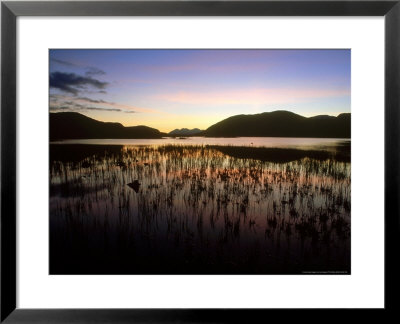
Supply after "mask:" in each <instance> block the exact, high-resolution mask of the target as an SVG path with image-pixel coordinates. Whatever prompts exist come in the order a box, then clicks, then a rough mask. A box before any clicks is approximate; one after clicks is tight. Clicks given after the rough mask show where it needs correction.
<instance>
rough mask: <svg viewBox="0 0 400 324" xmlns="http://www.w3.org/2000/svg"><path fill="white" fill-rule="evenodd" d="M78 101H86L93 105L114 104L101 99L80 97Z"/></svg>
mask: <svg viewBox="0 0 400 324" xmlns="http://www.w3.org/2000/svg"><path fill="white" fill-rule="evenodd" d="M77 99H79V100H84V101H87V102H91V103H105V104H112V102H108V101H104V100H101V99H99V100H97V99H91V98H88V97H79V98H77Z"/></svg>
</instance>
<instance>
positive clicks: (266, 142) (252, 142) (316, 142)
mask: <svg viewBox="0 0 400 324" xmlns="http://www.w3.org/2000/svg"><path fill="white" fill-rule="evenodd" d="M53 143H54V144H96V145H167V144H171V145H172V144H176V145H232V146H254V147H279V148H296V149H302V150H307V149H313V150H331V149H334V148H336V147H337V146H339V145H346V144H349V143H350V139H342V138H291V137H227V138H226V137H176V138H174V137H164V138H161V139H79V140H64V141H57V142H53Z"/></svg>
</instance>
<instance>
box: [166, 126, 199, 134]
mask: <svg viewBox="0 0 400 324" xmlns="http://www.w3.org/2000/svg"><path fill="white" fill-rule="evenodd" d="M201 132H202V130H201V129H198V128H193V129H187V128H181V129H174V130H173V131H171V132H169V133H168V135H176V136H182V135H184V136H190V135H197V134H199V133H201Z"/></svg>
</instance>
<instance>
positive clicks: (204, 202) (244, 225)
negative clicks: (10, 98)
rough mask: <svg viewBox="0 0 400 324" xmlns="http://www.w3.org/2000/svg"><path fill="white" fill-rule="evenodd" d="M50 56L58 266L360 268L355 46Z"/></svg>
mask: <svg viewBox="0 0 400 324" xmlns="http://www.w3.org/2000/svg"><path fill="white" fill-rule="evenodd" d="M48 55H49V58H48V61H49V62H48V63H49V72H48V73H49V102H48V110H49V142H48V145H49V169H48V170H49V180H48V181H49V238H48V239H49V274H50V275H82V274H85V275H96V274H99V275H100V274H101V275H315V274H318V275H350V274H351V50H350V49H235V48H233V49H162V48H160V49H53V48H52V49H49V50H48ZM33 158H35V157H33ZM46 185H47V184H46Z"/></svg>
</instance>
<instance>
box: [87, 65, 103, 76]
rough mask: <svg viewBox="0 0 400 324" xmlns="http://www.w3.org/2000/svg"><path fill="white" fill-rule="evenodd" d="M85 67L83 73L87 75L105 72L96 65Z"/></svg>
mask: <svg viewBox="0 0 400 324" xmlns="http://www.w3.org/2000/svg"><path fill="white" fill-rule="evenodd" d="M87 69H88V70H87V71H86V73H85V74H86V75H87V76H93V75H104V74H106V72H104V71H103V70H100V69H98V68H96V67H92V66H88V67H87Z"/></svg>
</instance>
